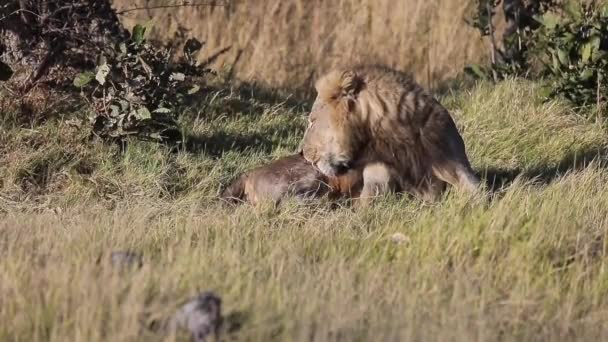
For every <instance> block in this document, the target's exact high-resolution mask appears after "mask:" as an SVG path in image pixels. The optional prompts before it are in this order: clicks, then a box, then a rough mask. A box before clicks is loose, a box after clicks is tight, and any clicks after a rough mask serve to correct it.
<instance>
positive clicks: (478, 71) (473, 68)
mask: <svg viewBox="0 0 608 342" xmlns="http://www.w3.org/2000/svg"><path fill="white" fill-rule="evenodd" d="M464 70H465V72H467V73H469V74H471V75H472V76H474V77H477V78H480V79H483V80H485V79H486V78H487V76H486V73H485V71H484V70H483V68H482V67H481V66H480V65H478V64H471V65H467V66H466V67H465V69H464Z"/></svg>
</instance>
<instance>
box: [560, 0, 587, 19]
mask: <svg viewBox="0 0 608 342" xmlns="http://www.w3.org/2000/svg"><path fill="white" fill-rule="evenodd" d="M564 10H565V11H566V13H567V14H568V16H569V17H570V18H572V19H574V20H576V21H579V20H581V19H582V18H583V15H584V11H583V6H582V5H581V3H579V2H578V1H565V3H564Z"/></svg>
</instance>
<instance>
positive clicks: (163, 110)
mask: <svg viewBox="0 0 608 342" xmlns="http://www.w3.org/2000/svg"><path fill="white" fill-rule="evenodd" d="M154 113H160V114H167V113H171V109H169V108H164V107H158V108H156V109H155V110H154Z"/></svg>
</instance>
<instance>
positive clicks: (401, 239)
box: [391, 233, 410, 245]
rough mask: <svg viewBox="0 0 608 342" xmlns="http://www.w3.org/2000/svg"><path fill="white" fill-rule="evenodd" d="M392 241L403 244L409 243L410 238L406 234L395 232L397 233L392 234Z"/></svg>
mask: <svg viewBox="0 0 608 342" xmlns="http://www.w3.org/2000/svg"><path fill="white" fill-rule="evenodd" d="M391 241H392V242H394V243H396V244H398V245H403V244H409V243H410V238H409V237H408V236H407V235H405V234H401V233H395V234H393V235H391Z"/></svg>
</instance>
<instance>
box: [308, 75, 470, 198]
mask: <svg viewBox="0 0 608 342" xmlns="http://www.w3.org/2000/svg"><path fill="white" fill-rule="evenodd" d="M316 89H317V99H316V101H315V103H314V105H313V107H312V111H311V113H310V115H309V125H308V128H307V129H306V132H305V133H304V139H303V140H302V143H301V146H300V147H301V150H302V153H303V155H304V157H305V158H306V159H307V160H308V161H310V162H311V163H313V164H314V165H316V166H317V167H318V168H319V170H320V171H321V172H322V173H323V174H325V175H326V176H330V177H333V176H336V175H340V174H342V173H343V172H345V171H347V170H349V169H352V168H358V169H362V170H363V189H362V193H361V197H363V198H368V197H369V198H371V197H373V196H375V195H378V194H379V193H382V192H385V191H387V190H390V191H404V192H409V193H412V194H414V195H417V196H419V197H421V198H423V199H425V200H430V201H432V200H435V199H437V198H438V197H439V195H440V194H441V192H442V191H443V189H444V188H445V185H446V183H449V184H451V185H453V186H456V187H457V188H459V189H462V190H465V191H470V192H476V190H477V189H478V188H479V179H478V178H477V176H476V175H475V174H474V173H473V170H472V169H471V165H470V163H469V160H468V158H467V155H466V152H465V146H464V142H463V140H462V137H461V136H460V134H459V133H458V130H457V128H456V125H455V123H454V121H453V120H452V118H451V117H450V114H449V113H448V111H447V110H446V109H445V108H444V107H443V106H442V105H441V104H440V103H439V102H438V101H437V100H435V99H434V98H433V97H432V96H431V95H430V94H429V93H427V92H426V91H425V90H424V89H422V87H421V86H419V85H418V84H416V83H415V82H414V81H413V80H412V79H410V78H409V77H408V76H406V75H405V74H403V73H401V72H398V71H395V70H392V69H389V68H386V67H381V66H357V67H354V68H349V69H344V70H336V71H332V72H330V73H328V74H327V75H325V76H323V77H322V78H321V79H320V80H319V81H318V82H317V84H316Z"/></svg>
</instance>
